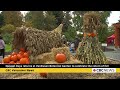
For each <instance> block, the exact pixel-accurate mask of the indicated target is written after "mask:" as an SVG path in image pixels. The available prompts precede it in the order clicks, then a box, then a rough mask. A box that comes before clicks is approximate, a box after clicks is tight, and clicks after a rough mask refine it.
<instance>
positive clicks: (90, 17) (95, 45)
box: [76, 12, 108, 64]
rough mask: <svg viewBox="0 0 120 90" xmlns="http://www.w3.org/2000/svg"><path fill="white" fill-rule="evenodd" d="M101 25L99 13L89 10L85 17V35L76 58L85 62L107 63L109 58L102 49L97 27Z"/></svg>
mask: <svg viewBox="0 0 120 90" xmlns="http://www.w3.org/2000/svg"><path fill="white" fill-rule="evenodd" d="M100 25H101V23H100V18H99V14H97V13H96V12H88V13H86V14H85V15H84V17H83V31H84V34H85V36H84V37H83V39H82V41H81V43H80V44H79V46H78V49H77V53H76V58H77V59H78V60H81V61H82V62H84V63H85V64H107V63H108V60H107V58H106V56H105V55H104V53H103V51H102V50H101V47H100V44H99V40H98V37H97V29H98V28H99V26H100Z"/></svg>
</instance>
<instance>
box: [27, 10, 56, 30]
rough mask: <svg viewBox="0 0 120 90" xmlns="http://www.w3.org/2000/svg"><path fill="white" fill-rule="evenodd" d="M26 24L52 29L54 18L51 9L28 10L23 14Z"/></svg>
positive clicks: (54, 23) (42, 28)
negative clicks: (44, 10)
mask: <svg viewBox="0 0 120 90" xmlns="http://www.w3.org/2000/svg"><path fill="white" fill-rule="evenodd" d="M25 23H26V25H27V26H32V27H34V28H37V29H40V30H48V31H49V30H52V29H54V28H55V27H56V18H55V16H54V15H53V14H52V12H51V11H46V12H43V11H30V12H28V13H27V14H26V16H25Z"/></svg>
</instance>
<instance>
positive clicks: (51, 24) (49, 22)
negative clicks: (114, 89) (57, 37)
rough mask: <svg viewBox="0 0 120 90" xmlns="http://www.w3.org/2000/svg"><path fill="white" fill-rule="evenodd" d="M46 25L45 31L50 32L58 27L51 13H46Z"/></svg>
mask: <svg viewBox="0 0 120 90" xmlns="http://www.w3.org/2000/svg"><path fill="white" fill-rule="evenodd" d="M44 23H45V27H44V29H45V30H49V31H50V30H53V29H55V28H56V27H57V25H56V18H55V16H54V15H53V13H52V12H51V11H46V12H45V19H44Z"/></svg>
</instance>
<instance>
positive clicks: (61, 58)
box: [55, 53, 66, 63]
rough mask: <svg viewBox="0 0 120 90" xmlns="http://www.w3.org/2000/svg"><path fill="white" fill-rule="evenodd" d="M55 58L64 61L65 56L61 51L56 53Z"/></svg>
mask: <svg viewBox="0 0 120 90" xmlns="http://www.w3.org/2000/svg"><path fill="white" fill-rule="evenodd" d="M55 60H56V61H57V62H58V63H64V62H65V61H66V56H65V54H63V53H59V54H57V55H56V57H55Z"/></svg>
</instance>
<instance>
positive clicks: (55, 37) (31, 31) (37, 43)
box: [12, 24, 63, 56]
mask: <svg viewBox="0 0 120 90" xmlns="http://www.w3.org/2000/svg"><path fill="white" fill-rule="evenodd" d="M62 26H63V25H62V24H60V25H59V26H58V27H57V28H56V29H54V30H53V31H43V30H38V29H35V28H27V27H21V28H17V30H16V31H15V32H14V33H13V34H14V39H13V45H12V46H13V50H15V51H18V50H19V49H20V48H25V49H26V50H28V51H30V53H31V55H33V56H37V55H39V54H42V53H45V52H50V51H51V49H52V48H53V47H56V48H57V47H61V46H62V39H61V32H62Z"/></svg>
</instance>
